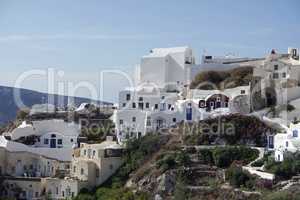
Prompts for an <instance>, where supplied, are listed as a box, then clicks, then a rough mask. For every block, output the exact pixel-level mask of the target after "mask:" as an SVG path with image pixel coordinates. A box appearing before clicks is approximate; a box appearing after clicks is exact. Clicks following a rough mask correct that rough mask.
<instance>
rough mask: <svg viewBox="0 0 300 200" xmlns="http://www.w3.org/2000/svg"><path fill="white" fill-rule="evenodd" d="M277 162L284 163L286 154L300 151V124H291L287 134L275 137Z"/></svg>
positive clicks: (279, 134)
mask: <svg viewBox="0 0 300 200" xmlns="http://www.w3.org/2000/svg"><path fill="white" fill-rule="evenodd" d="M272 142H274V151H275V160H276V161H283V160H284V154H285V153H286V152H292V153H295V152H296V151H300V123H298V124H293V123H291V124H290V126H289V128H288V129H287V130H286V133H278V134H276V135H275V136H274V141H272Z"/></svg>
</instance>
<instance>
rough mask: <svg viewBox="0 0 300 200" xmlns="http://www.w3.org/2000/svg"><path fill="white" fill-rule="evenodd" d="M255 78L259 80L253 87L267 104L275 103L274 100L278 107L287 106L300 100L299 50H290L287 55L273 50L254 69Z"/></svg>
mask: <svg viewBox="0 0 300 200" xmlns="http://www.w3.org/2000/svg"><path fill="white" fill-rule="evenodd" d="M253 76H254V77H257V78H258V81H257V84H256V85H255V86H253V87H257V88H259V90H260V91H261V94H262V96H263V97H265V98H266V101H267V102H266V103H267V104H272V103H274V102H272V101H274V100H276V102H275V103H277V105H278V104H286V103H287V102H288V101H291V100H294V99H297V98H300V87H299V85H300V60H299V50H298V49H296V48H289V49H288V53H286V54H282V53H277V52H276V51H275V50H272V52H271V54H269V55H267V56H266V58H265V59H264V60H263V62H261V63H260V64H258V65H257V66H256V67H255V68H254V71H253ZM270 88H272V89H271V90H270Z"/></svg>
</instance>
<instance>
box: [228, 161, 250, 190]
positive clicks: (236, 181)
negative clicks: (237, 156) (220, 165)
mask: <svg viewBox="0 0 300 200" xmlns="http://www.w3.org/2000/svg"><path fill="white" fill-rule="evenodd" d="M226 179H227V180H228V181H229V183H230V185H232V186H234V187H238V188H239V187H242V186H243V187H246V188H248V189H253V188H254V178H252V177H251V175H250V174H249V173H247V172H244V171H243V169H242V168H241V167H236V166H231V167H230V168H229V169H228V170H227V171H226Z"/></svg>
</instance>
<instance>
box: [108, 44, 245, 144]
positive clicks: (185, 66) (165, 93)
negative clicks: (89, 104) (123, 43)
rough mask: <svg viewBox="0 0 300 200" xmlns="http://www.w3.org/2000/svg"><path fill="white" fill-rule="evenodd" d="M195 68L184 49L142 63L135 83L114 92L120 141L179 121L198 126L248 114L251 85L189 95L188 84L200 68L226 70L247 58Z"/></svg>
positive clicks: (191, 56)
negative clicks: (229, 115) (208, 120)
mask: <svg viewBox="0 0 300 200" xmlns="http://www.w3.org/2000/svg"><path fill="white" fill-rule="evenodd" d="M205 59H206V60H211V62H208V61H205V62H204V63H202V64H201V65H196V63H195V58H194V54H193V51H192V50H191V49H190V48H188V47H175V48H158V49H153V50H151V52H150V54H149V55H147V56H144V57H143V58H142V61H141V69H140V79H139V80H140V84H139V85H138V86H137V87H135V88H131V89H127V90H124V91H121V92H120V93H119V106H118V107H119V109H118V110H115V112H114V115H113V121H114V123H115V125H116V134H117V138H118V141H119V142H123V141H125V140H127V139H129V138H131V137H141V136H144V135H145V134H146V133H148V132H153V131H157V130H159V129H163V128H168V127H171V126H176V124H177V123H179V122H182V121H199V120H203V119H206V118H208V117H210V116H217V115H220V114H227V113H232V112H239V113H249V112H250V86H242V87H237V88H232V89H227V90H225V91H219V90H196V89H195V90H190V89H189V84H190V82H191V80H192V79H193V78H194V77H195V76H196V74H197V73H198V72H199V71H201V66H202V65H212V66H215V65H227V63H226V62H233V63H234V65H233V66H237V65H236V63H235V62H243V61H249V60H250V59H248V58H245V59H243V58H240V59H232V58H224V59H223V60H213V59H212V58H211V59H210V58H205Z"/></svg>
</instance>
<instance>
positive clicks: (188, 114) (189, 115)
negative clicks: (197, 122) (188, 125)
mask: <svg viewBox="0 0 300 200" xmlns="http://www.w3.org/2000/svg"><path fill="white" fill-rule="evenodd" d="M192 118H193V116H192V108H187V109H186V120H189V121H190V120H192Z"/></svg>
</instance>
